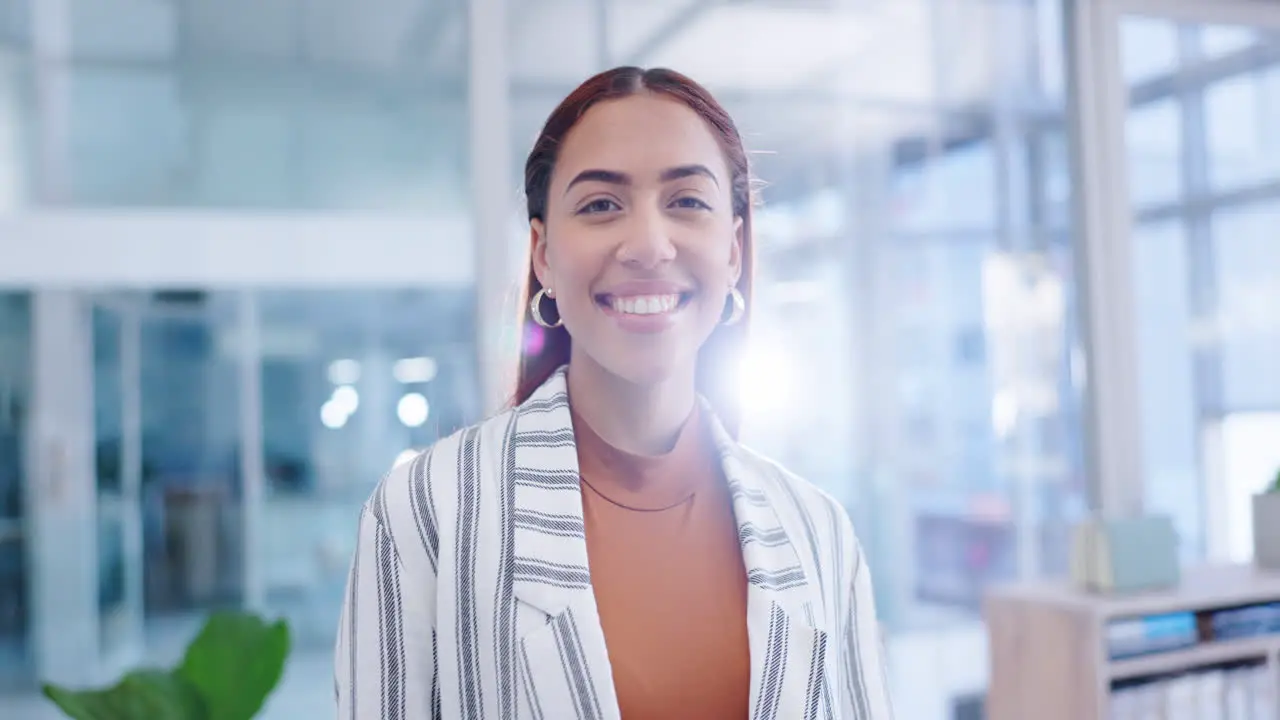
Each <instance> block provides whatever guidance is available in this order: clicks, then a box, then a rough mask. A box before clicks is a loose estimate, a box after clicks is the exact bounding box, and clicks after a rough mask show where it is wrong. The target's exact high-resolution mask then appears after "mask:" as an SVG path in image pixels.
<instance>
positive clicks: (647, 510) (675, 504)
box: [578, 473, 698, 513]
mask: <svg viewBox="0 0 1280 720" xmlns="http://www.w3.org/2000/svg"><path fill="white" fill-rule="evenodd" d="M578 479H579V480H581V481H582V484H583V485H586V486H587V487H589V488H591V491H592V492H594V493H595V494H597V495H599V496H600V497H602V498H604V500H605V502H607V503H609V504H610V505H617V506H618V507H620V508H622V509H623V510H630V511H631V512H645V513H656V512H665V511H667V510H671V509H673V508H677V507H680V506H681V505H684V504H685V503H687V502H689V501H690V500H692V499H693V497H694V496H695V495H697V494H698V493H697V491H696V490H695V491H693V492H691V493H689V494H688V495H687V496H685V497H683V498H681V499H679V500H677V501H676V502H673V503H671V504H670V505H667V506H665V507H660V508H643V507H635V506H633V505H627V504H626V503H621V502H618V501H617V500H614V499H613V498H611V497H609V496H608V495H605V494H604V493H602V492H600V489H599V488H597V487H596V486H595V485H592V484H591V481H590V480H587V477H586V476H585V475H583V474H581V473H579V474H578Z"/></svg>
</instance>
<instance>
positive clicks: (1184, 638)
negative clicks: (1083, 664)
mask: <svg viewBox="0 0 1280 720" xmlns="http://www.w3.org/2000/svg"><path fill="white" fill-rule="evenodd" d="M1268 635H1280V603H1255V604H1250V605H1240V606H1235V607H1226V608H1210V609H1205V610H1197V611H1192V610H1187V611H1182V612H1172V613H1161V614H1158V615H1145V616H1138V617H1122V618H1116V619H1113V620H1111V621H1109V622H1108V623H1107V625H1106V628H1105V642H1106V645H1107V657H1108V658H1109V659H1111V660H1124V659H1128V658H1134V657H1140V656H1143V655H1152V654H1157V653H1163V652H1171V651H1174V650H1182V649H1185V648H1190V647H1194V646H1196V645H1200V644H1204V643H1212V642H1224V641H1228V640H1244V639H1248V638H1255V637H1264V636H1268Z"/></svg>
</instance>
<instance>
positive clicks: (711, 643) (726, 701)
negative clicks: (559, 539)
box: [574, 410, 751, 720]
mask: <svg viewBox="0 0 1280 720" xmlns="http://www.w3.org/2000/svg"><path fill="white" fill-rule="evenodd" d="M574 430H575V436H576V439H577V444H578V463H579V467H580V470H581V473H582V510H583V518H584V520H585V521H586V532H587V556H588V561H589V563H590V568H591V582H592V586H593V587H594V590H595V597H596V604H597V605H598V606H599V612H600V623H601V625H602V627H603V629H604V637H605V644H606V645H607V647H608V651H609V661H610V663H611V664H612V666H613V680H614V685H615V687H616V688H617V694H618V704H619V706H620V709H621V711H622V718H623V720H650V719H652V720H658V719H661V720H683V719H685V718H687V719H689V720H693V719H694V718H696V719H697V720H721V719H723V720H745V718H747V717H748V716H749V708H748V705H749V702H750V700H749V695H750V685H751V667H750V651H749V649H748V645H747V573H746V568H745V567H744V565H743V561H742V548H741V546H740V545H739V543H738V527H737V522H736V521H735V520H734V515H733V505H732V499H731V496H730V493H729V488H728V486H727V485H726V483H725V481H724V478H723V476H722V473H721V470H720V465H719V460H718V457H717V455H716V450H715V448H714V446H713V445H712V442H711V439H710V438H709V437H708V435H707V432H706V428H705V426H704V425H703V422H702V419H701V418H700V417H699V413H698V411H697V410H695V411H694V413H693V415H691V416H690V418H689V420H688V421H686V422H685V425H684V428H682V429H681V431H680V436H679V438H678V439H677V441H676V444H675V447H674V448H673V449H672V450H671V452H669V453H667V454H665V455H660V456H639V455H633V454H630V453H627V452H623V451H621V450H618V449H616V448H614V447H612V446H610V445H609V444H608V443H606V442H605V441H604V440H603V439H601V438H600V436H598V435H596V434H595V432H593V431H592V430H591V428H590V427H588V426H587V424H586V423H585V422H584V421H583V420H582V419H581V418H579V417H578V416H576V415H575V416H574Z"/></svg>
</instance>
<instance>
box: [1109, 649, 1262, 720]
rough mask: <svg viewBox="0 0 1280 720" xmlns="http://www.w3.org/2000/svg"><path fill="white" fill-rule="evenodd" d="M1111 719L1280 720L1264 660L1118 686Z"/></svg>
mask: <svg viewBox="0 0 1280 720" xmlns="http://www.w3.org/2000/svg"><path fill="white" fill-rule="evenodd" d="M1109 706H1110V714H1109V718H1110V720H1280V714H1278V713H1277V698H1276V692H1275V683H1274V679H1273V678H1272V676H1271V670H1270V669H1269V667H1268V666H1267V664H1266V663H1265V662H1264V661H1262V660H1257V661H1253V662H1249V663H1234V664H1228V665H1221V666H1216V667H1207V668H1201V669H1197V670H1193V671H1190V672H1180V673H1170V674H1168V675H1161V676H1156V677H1148V678H1141V679H1135V680H1127V681H1123V682H1119V683H1114V684H1113V685H1112V688H1111V702H1110V704H1109Z"/></svg>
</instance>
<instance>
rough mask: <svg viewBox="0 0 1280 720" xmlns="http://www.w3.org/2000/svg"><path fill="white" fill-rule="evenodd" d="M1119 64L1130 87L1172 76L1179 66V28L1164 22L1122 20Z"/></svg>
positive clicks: (1146, 18) (1155, 20)
mask: <svg viewBox="0 0 1280 720" xmlns="http://www.w3.org/2000/svg"><path fill="white" fill-rule="evenodd" d="M1120 64H1121V67H1122V68H1123V72H1124V78H1125V80H1127V81H1128V82H1129V83H1130V84H1136V83H1140V82H1143V81H1146V80H1152V79H1154V78H1158V77H1160V76H1162V75H1170V74H1172V73H1173V72H1175V71H1176V70H1177V69H1178V66H1179V65H1180V64H1181V59H1180V54H1179V51H1178V26H1177V25H1176V24H1174V22H1173V21H1171V20H1165V19H1163V18H1151V17H1141V16H1129V17H1125V18H1124V19H1123V20H1122V21H1121V23H1120Z"/></svg>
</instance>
